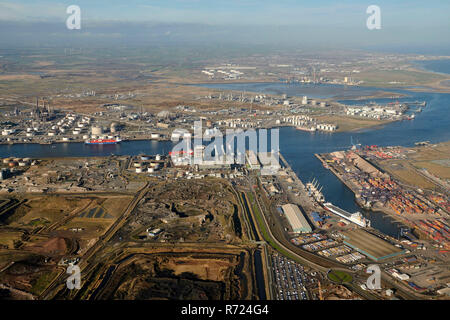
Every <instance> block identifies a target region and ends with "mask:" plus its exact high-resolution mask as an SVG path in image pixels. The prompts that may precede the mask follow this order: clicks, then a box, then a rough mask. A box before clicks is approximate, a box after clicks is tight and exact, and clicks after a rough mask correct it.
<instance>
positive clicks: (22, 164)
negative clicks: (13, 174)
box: [19, 161, 27, 167]
mask: <svg viewBox="0 0 450 320" xmlns="http://www.w3.org/2000/svg"><path fill="white" fill-rule="evenodd" d="M26 165H27V163H26V162H23V161H21V162H19V167H25V166H26Z"/></svg>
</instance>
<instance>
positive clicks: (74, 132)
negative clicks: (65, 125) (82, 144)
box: [72, 130, 80, 134]
mask: <svg viewBox="0 0 450 320" xmlns="http://www.w3.org/2000/svg"><path fill="white" fill-rule="evenodd" d="M72 133H73V134H80V131H77V130H73V131H72Z"/></svg>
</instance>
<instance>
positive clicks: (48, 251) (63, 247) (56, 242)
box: [26, 237, 67, 255]
mask: <svg viewBox="0 0 450 320" xmlns="http://www.w3.org/2000/svg"><path fill="white" fill-rule="evenodd" d="M26 249H28V250H30V251H33V252H36V253H39V254H43V255H62V254H66V253H67V243H66V241H65V239H64V238H60V237H58V238H51V239H49V240H47V241H43V242H40V243H37V244H35V245H32V246H28V247H26Z"/></svg>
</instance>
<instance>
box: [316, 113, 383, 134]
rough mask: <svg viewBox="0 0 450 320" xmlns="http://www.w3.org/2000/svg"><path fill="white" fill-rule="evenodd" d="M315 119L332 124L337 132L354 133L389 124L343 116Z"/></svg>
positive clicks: (317, 117)
mask: <svg viewBox="0 0 450 320" xmlns="http://www.w3.org/2000/svg"><path fill="white" fill-rule="evenodd" d="M315 118H316V119H318V120H320V121H324V122H328V123H334V124H337V125H338V126H339V128H338V129H337V131H339V132H342V131H356V130H360V129H364V128H370V127H376V126H382V125H384V124H387V123H389V121H382V120H371V119H361V118H356V117H344V116H315Z"/></svg>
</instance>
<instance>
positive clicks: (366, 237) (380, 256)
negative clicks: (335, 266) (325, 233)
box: [343, 229, 405, 261]
mask: <svg viewBox="0 0 450 320" xmlns="http://www.w3.org/2000/svg"><path fill="white" fill-rule="evenodd" d="M343 234H344V237H345V240H344V243H345V244H346V245H348V246H350V247H351V248H353V249H355V250H357V251H359V252H361V253H362V254H365V255H366V256H367V257H369V258H370V259H372V260H374V261H381V260H385V259H388V258H392V257H395V256H398V255H400V254H403V253H405V250H402V249H400V248H397V247H395V246H393V245H391V244H390V243H388V242H387V241H385V240H383V239H381V238H379V237H377V236H375V235H373V234H371V233H369V232H367V231H365V230H362V229H356V230H350V231H346V232H344V233H343Z"/></svg>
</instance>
